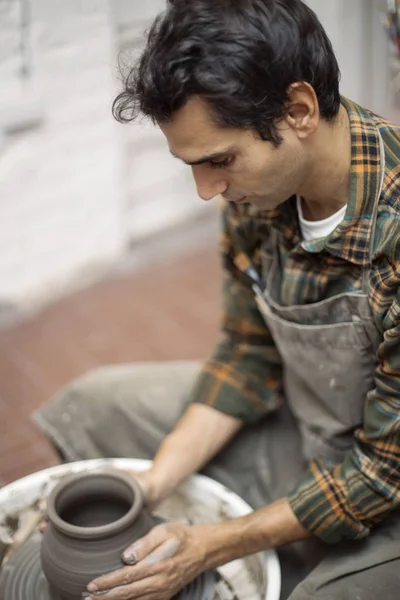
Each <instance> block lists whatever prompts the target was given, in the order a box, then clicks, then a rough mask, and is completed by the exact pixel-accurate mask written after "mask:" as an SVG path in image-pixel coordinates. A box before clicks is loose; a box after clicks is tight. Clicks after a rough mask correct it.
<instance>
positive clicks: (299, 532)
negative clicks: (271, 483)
mask: <svg viewBox="0 0 400 600" xmlns="http://www.w3.org/2000/svg"><path fill="white" fill-rule="evenodd" d="M199 527H202V528H204V531H203V535H204V539H205V544H204V548H205V567H206V568H207V569H213V568H216V567H218V566H220V565H223V564H226V563H227V562H230V561H232V560H236V559H238V558H242V557H243V556H249V555H250V554H254V553H256V552H260V551H263V550H268V549H269V548H277V547H279V546H283V545H285V544H289V543H292V542H296V541H300V540H305V539H308V538H310V537H311V534H310V532H309V531H307V530H306V529H304V527H303V526H302V525H301V523H300V522H299V521H298V520H297V518H296V516H295V515H294V513H293V511H292V509H291V507H290V504H289V502H288V500H287V499H282V500H278V501H277V502H274V503H273V504H270V505H269V506H266V507H265V508H262V509H260V510H257V511H255V512H252V513H250V514H249V515H246V516H245V517H240V518H238V519H232V520H231V521H224V522H223V523H218V524H216V525H203V526H199Z"/></svg>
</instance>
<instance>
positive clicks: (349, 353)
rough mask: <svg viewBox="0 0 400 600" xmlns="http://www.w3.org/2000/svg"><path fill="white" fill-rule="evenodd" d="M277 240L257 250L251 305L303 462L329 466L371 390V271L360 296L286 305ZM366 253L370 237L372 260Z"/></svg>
mask: <svg viewBox="0 0 400 600" xmlns="http://www.w3.org/2000/svg"><path fill="white" fill-rule="evenodd" d="M379 137H380V154H381V165H382V174H381V184H380V190H379V193H378V194H377V198H376V201H375V208H374V211H375V214H374V223H375V222H376V216H377V208H378V201H379V197H380V194H381V191H382V186H383V176H384V165H385V152H384V146H383V142H382V139H381V136H379ZM373 230H375V226H374V228H373ZM279 236H280V234H279V233H278V232H277V231H276V230H273V231H272V234H271V236H270V239H269V241H268V242H267V243H266V244H265V246H264V248H263V249H262V258H263V280H264V283H265V287H264V289H263V290H262V289H261V288H260V286H258V285H254V291H255V294H256V301H257V304H258V307H259V310H260V312H261V314H262V316H263V318H264V320H265V322H266V324H267V327H268V329H269V330H270V332H271V335H272V337H273V340H274V343H275V345H276V347H277V349H278V351H279V354H280V356H281V359H282V364H283V373H284V382H283V384H284V393H285V398H286V400H287V403H288V405H289V407H290V410H291V412H292V414H293V415H294V417H295V419H296V421H297V425H298V428H299V431H300V436H301V444H302V450H303V456H304V458H305V459H307V460H310V459H312V458H315V457H320V458H322V459H324V460H325V461H326V464H328V465H333V464H336V463H338V462H341V460H342V459H343V457H344V454H345V453H346V452H347V451H348V450H349V449H350V448H351V447H352V445H353V442H354V438H353V434H354V431H355V429H356V428H358V427H360V426H361V425H362V422H363V410H364V405H365V400H366V395H367V393H368V391H370V390H371V389H372V388H373V386H374V372H375V368H376V354H377V350H378V346H379V344H380V342H381V341H382V336H381V335H380V334H379V332H378V330H377V328H376V326H375V323H374V319H373V315H372V311H371V308H370V305H369V300H368V286H369V273H370V267H371V265H369V266H368V267H367V268H365V269H363V272H362V286H361V291H360V292H359V293H357V292H356V293H354V292H349V293H344V294H340V295H338V296H334V297H332V298H328V299H326V300H322V301H320V302H315V303H312V304H307V305H299V306H284V305H282V304H281V303H280V290H281V270H280V265H279V257H280V252H279V244H280V237H279ZM372 251H373V235H372V236H371V240H370V259H371V257H372ZM370 262H371V260H370Z"/></svg>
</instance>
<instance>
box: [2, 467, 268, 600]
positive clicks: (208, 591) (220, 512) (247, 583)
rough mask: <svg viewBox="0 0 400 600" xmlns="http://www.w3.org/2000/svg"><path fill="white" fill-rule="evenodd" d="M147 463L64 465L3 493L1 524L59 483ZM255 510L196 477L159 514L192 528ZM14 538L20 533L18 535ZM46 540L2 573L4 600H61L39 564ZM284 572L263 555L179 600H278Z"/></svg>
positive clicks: (200, 583)
mask: <svg viewBox="0 0 400 600" xmlns="http://www.w3.org/2000/svg"><path fill="white" fill-rule="evenodd" d="M149 464H150V463H149V462H148V461H144V460H137V459H98V460H91V461H80V462H76V463H70V464H66V465H59V466H57V467H53V468H51V469H46V470H44V471H40V472H38V473H34V474H33V475H29V476H28V477H25V478H24V479H20V480H18V481H16V482H14V483H13V484H11V485H9V486H6V487H4V488H2V489H0V524H3V526H4V524H5V523H7V522H9V521H13V522H18V520H19V519H20V518H21V520H23V517H24V515H26V514H27V513H28V512H29V511H32V507H35V506H37V505H38V506H39V505H41V504H42V503H43V500H45V498H46V497H47V495H48V494H49V493H50V491H51V490H52V489H53V487H54V486H55V485H56V484H57V483H58V482H59V481H60V479H62V478H64V477H66V476H68V475H71V474H74V473H81V472H93V471H94V470H96V469H104V468H116V469H123V470H133V471H141V470H144V469H146V468H148V466H149ZM250 511H251V508H250V507H249V506H248V505H247V504H246V503H245V502H244V501H243V500H242V499H241V498H239V497H238V496H237V495H236V494H234V493H233V492H231V491H229V490H227V489H226V488H225V487H224V486H222V485H220V484H219V483H217V482H215V481H213V480H211V479H209V478H207V477H204V476H201V475H196V476H194V477H191V478H190V479H189V480H188V481H186V482H185V483H184V484H183V485H182V486H180V487H179V488H178V489H177V490H176V491H175V492H174V493H173V494H172V495H171V496H170V497H169V498H168V500H166V501H165V502H163V503H162V504H161V505H160V506H159V507H158V509H157V514H158V515H159V516H160V517H161V518H162V519H165V520H170V521H182V522H185V523H191V524H201V523H217V522H220V521H223V520H226V519H232V518H235V517H240V516H242V515H245V514H247V513H249V512H250ZM13 533H15V532H13ZM40 543H41V535H40V534H38V533H36V534H34V535H33V536H32V537H31V538H30V539H29V540H28V541H27V542H25V544H24V545H22V546H21V547H20V548H19V549H18V550H17V551H15V552H14V553H13V554H12V555H11V557H10V558H9V559H8V562H6V563H5V564H3V567H2V568H1V571H0V590H1V592H0V593H1V598H2V599H5V600H61V598H59V597H57V596H55V595H52V594H50V591H49V587H48V584H47V581H46V579H45V577H44V575H43V573H42V570H41V565H40ZM279 596H280V568H279V561H278V558H277V556H276V553H275V552H274V551H268V552H262V553H259V554H255V555H253V556H251V557H248V558H245V559H241V560H236V561H234V562H232V563H229V564H227V565H224V566H223V567H220V568H219V569H218V570H217V572H216V573H206V574H204V575H203V576H201V577H199V578H198V579H196V580H195V581H194V582H193V583H192V584H190V585H189V586H187V588H185V589H184V590H183V591H182V592H181V593H180V594H179V595H178V596H177V597H176V600H279Z"/></svg>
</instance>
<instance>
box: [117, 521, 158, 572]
mask: <svg viewBox="0 0 400 600" xmlns="http://www.w3.org/2000/svg"><path fill="white" fill-rule="evenodd" d="M166 539H167V533H166V531H165V529H164V527H163V526H162V525H157V526H156V527H154V528H153V529H152V530H151V531H150V533H148V534H147V535H146V536H145V537H143V538H141V539H140V540H137V542H135V543H134V544H131V545H130V546H128V548H127V549H126V550H125V551H124V552H123V554H122V560H123V562H124V563H126V564H128V565H135V564H136V563H137V562H139V561H141V560H143V559H144V558H146V556H148V555H149V554H150V553H151V552H153V550H155V549H156V548H157V547H158V546H160V545H161V544H162V543H163V542H165V541H166Z"/></svg>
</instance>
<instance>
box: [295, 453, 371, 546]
mask: <svg viewBox="0 0 400 600" xmlns="http://www.w3.org/2000/svg"><path fill="white" fill-rule="evenodd" d="M341 469H342V465H338V466H336V467H334V468H333V469H327V468H326V467H324V465H323V463H322V462H321V461H317V460H315V461H312V462H311V463H310V465H309V469H308V471H307V473H306V475H305V477H304V478H303V479H302V481H301V482H300V483H299V484H298V485H297V486H296V488H295V490H294V492H293V493H292V494H291V495H290V496H289V502H290V505H291V507H292V510H293V512H294V514H295V515H296V517H297V519H298V520H299V521H300V523H301V524H302V525H303V527H305V528H306V529H308V530H309V531H310V532H312V533H313V534H314V535H316V536H318V537H319V538H320V539H322V540H323V541H324V542H327V543H328V544H336V543H338V542H341V541H343V540H358V539H362V538H364V537H367V536H368V534H369V531H370V530H369V527H367V526H366V524H365V522H362V521H361V520H360V517H361V515H360V514H359V512H358V510H357V509H356V507H352V506H351V505H350V503H349V500H348V496H347V494H346V489H345V486H344V482H343V479H342V478H341Z"/></svg>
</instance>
